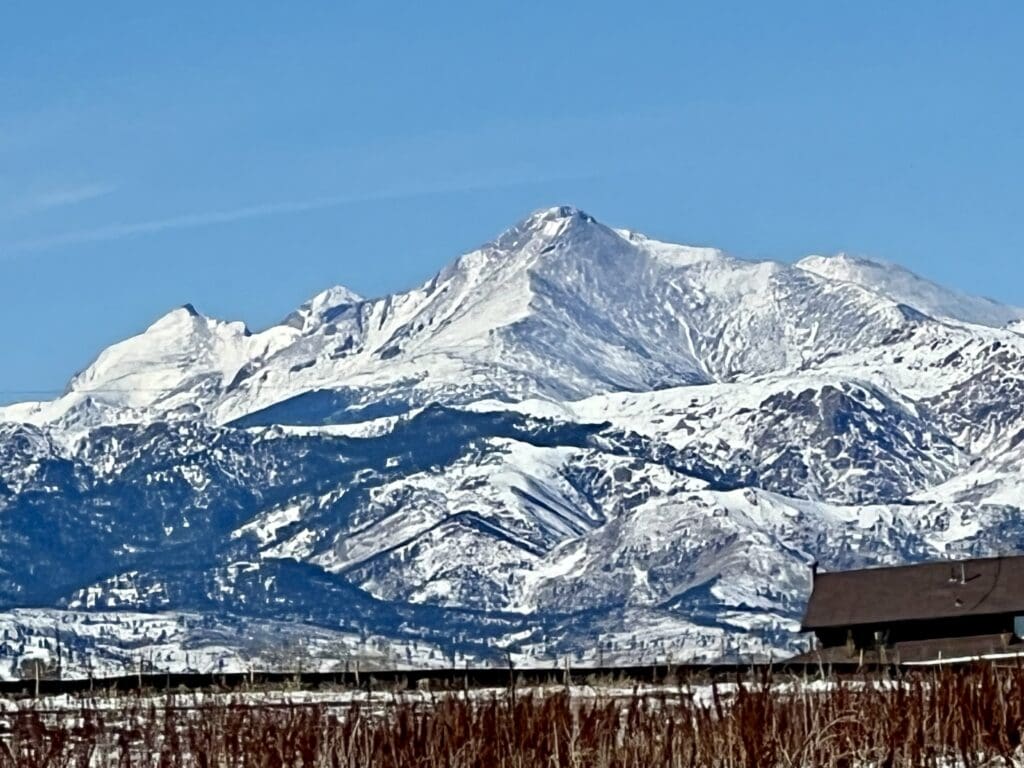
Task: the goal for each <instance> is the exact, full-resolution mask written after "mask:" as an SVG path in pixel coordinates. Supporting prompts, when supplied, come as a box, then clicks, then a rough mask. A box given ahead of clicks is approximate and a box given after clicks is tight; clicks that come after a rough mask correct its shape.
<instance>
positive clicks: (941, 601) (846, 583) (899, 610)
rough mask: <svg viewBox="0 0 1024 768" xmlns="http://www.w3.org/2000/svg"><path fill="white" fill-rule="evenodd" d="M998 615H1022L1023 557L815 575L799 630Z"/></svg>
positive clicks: (923, 564) (1023, 608) (943, 562)
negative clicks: (801, 628)
mask: <svg viewBox="0 0 1024 768" xmlns="http://www.w3.org/2000/svg"><path fill="white" fill-rule="evenodd" d="M999 613H1021V614H1024V557H991V558H984V559H980V560H944V561H937V562H931V563H921V564H920V565H904V566H894V567H886V568H866V569H863V570H859V571H837V572H835V573H818V574H817V575H816V577H815V579H814V587H813V589H812V591H811V598H810V600H809V601H808V603H807V612H806V613H805V614H804V620H803V628H804V629H805V630H814V629H826V628H829V627H850V626H857V625H863V624H890V623H893V622H897V621H914V620H927V619H946V618H955V617H960V616H983V615H988V614H999Z"/></svg>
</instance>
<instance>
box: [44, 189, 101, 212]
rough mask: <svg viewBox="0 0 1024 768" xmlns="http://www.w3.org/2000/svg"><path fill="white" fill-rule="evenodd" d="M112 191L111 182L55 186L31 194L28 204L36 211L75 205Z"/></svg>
mask: <svg viewBox="0 0 1024 768" xmlns="http://www.w3.org/2000/svg"><path fill="white" fill-rule="evenodd" d="M113 191H114V187H113V185H111V184H80V185H76V186H66V187H55V188H53V189H47V190H44V191H42V192H39V193H37V194H36V195H34V196H32V197H31V198H30V199H29V201H28V205H29V206H30V207H31V208H32V209H33V210H36V211H43V210H47V209H49V208H59V207H60V206H64V205H75V204H77V203H84V202H86V201H87V200H95V199H96V198H97V197H104V196H105V195H109V194H110V193H111V192H113Z"/></svg>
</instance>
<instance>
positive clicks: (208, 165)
mask: <svg viewBox="0 0 1024 768" xmlns="http://www.w3.org/2000/svg"><path fill="white" fill-rule="evenodd" d="M1022 28H1024V5H1021V4H1020V3H1016V2H1005V3H995V2H977V3H953V2H903V3H891V2H887V3H874V2H859V3H841V4H840V3H817V2H814V3H810V2H808V3H753V2H750V3H706V4H689V3H676V2H671V3H670V2H665V3H657V2H651V3H633V4H626V3H615V4H612V3H603V2H587V3H583V2H579V3H577V2H571V1H568V0H566V1H564V2H560V3H550V2H544V3H541V2H515V3H513V2H508V3H505V2H487V3H479V2H472V3H471V2H457V1H455V0H450V1H449V2H444V3H412V2H407V3H389V2H374V3H355V2H348V3H334V2H332V3H327V2H324V3H317V2H308V3H307V2H303V3H250V2H246V3H241V2H237V3H231V2H223V3H206V2H204V3H199V2H185V1H184V0H183V1H182V2H176V3H137V2H123V3H118V2H106V3H100V4H95V3H93V4H84V3H65V4H63V8H62V12H61V13H58V12H57V10H56V8H55V6H54V5H52V4H46V3H35V2H21V1H20V0H13V1H12V2H9V3H4V4H3V5H2V7H0V299H2V301H0V401H10V400H19V399H26V398H28V397H30V396H31V393H30V392H28V390H52V389H60V388H62V387H63V386H64V384H65V383H66V381H67V379H68V378H69V376H70V375H71V374H72V373H74V372H75V371H76V370H77V369H79V368H81V367H82V366H84V365H86V364H87V363H88V362H89V361H90V360H91V359H92V358H93V357H94V356H95V354H96V353H97V352H98V351H99V350H100V349H102V348H103V347H104V346H106V345H107V344H109V343H111V342H113V341H116V340H118V339H120V338H123V337H125V336H128V335H130V334H132V333H135V332H138V331H139V330H141V329H142V328H144V327H145V326H146V325H147V324H148V323H149V322H151V321H152V320H153V319H155V318H156V317H158V316H159V315H161V314H163V313H164V312H165V311H167V310H169V309H171V308H173V307H175V306H178V305H180V304H183V303H185V302H191V303H193V304H195V305H196V306H197V307H198V308H199V309H200V310H201V311H203V312H205V313H206V314H212V315H216V316H219V317H224V318H231V319H243V320H245V321H247V322H248V323H250V325H252V326H253V327H260V326H264V325H267V324H270V323H272V322H275V321H277V320H278V319H280V318H282V317H283V316H284V315H286V314H287V313H288V312H289V311H290V310H291V309H293V308H294V307H295V306H297V305H298V304H299V303H301V302H302V301H303V300H305V299H306V298H308V297H309V296H310V295H312V294H314V293H316V292H317V291H319V290H321V289H323V288H325V287H327V286H329V285H333V284H337V283H341V284H344V285H347V286H349V287H351V288H352V289H354V290H356V291H358V292H360V293H363V294H365V295H377V294H382V293H387V292H390V291H394V290H400V289H404V288H407V287H410V286H412V285H414V284H416V283H418V282H420V281H422V280H424V279H426V278H428V277H429V276H430V275H431V274H433V273H434V272H435V271H436V270H437V269H439V268H440V267H441V266H443V264H445V263H446V262H447V261H449V260H450V259H451V258H453V257H454V256H456V255H457V254H459V253H461V252H463V251H465V250H467V249H470V248H472V247H474V246H475V245H477V244H479V243H480V242H483V241H484V240H486V239H489V238H490V237H491V236H493V235H495V234H496V233H497V232H499V231H500V230H501V229H503V228H504V227H506V226H508V225H510V224H512V223H513V222H514V221H515V220H517V219H519V218H521V217H522V216H524V215H525V214H526V213H528V212H529V211H530V210H532V209H535V208H538V207H543V206H548V205H553V204H560V203H571V204H574V205H577V206H579V207H582V208H584V209H586V210H587V211H589V212H590V213H592V214H594V215H595V216H596V217H597V218H599V219H601V220H602V221H605V222H607V223H610V224H613V225H617V226H629V227H630V228H633V229H638V230H641V231H644V232H647V233H649V234H651V235H654V236H658V237H661V238H663V239H670V240H675V241H678V242H686V243H693V244H708V245H715V246H718V247H722V248H725V249H726V250H729V251H731V252H733V253H735V254H737V255H740V256H748V257H772V258H778V259H793V258H797V257H799V256H802V255H805V254H807V253H831V252H835V251H839V250H847V251H850V252H853V253H857V254H864V255H872V256H876V257H880V258H883V259H887V260H890V261H895V262H899V263H901V264H904V265H906V266H908V267H910V268H911V269H914V270H915V271H918V272H920V273H921V274H924V275H925V276H928V277H931V278H933V279H936V280H938V281H940V282H942V283H944V284H947V285H951V286H954V287H957V288H960V289H961V290H965V291H969V292H974V293H981V294H985V295H989V296H992V297H994V298H997V299H1001V300H1004V301H1008V302H1013V303H1020V304H1024V281H1022V277H1024V267H1022V266H1021V260H1020V257H1021V254H1022V253H1024V234H1022V227H1021V224H1020V221H1021V213H1020V212H1021V210H1022V207H1024V189H1022V184H1024V182H1022V179H1024V173H1022V171H1024V141H1022V140H1021V138H1020V137H1021V126H1022V123H1024V97H1022V95H1021V93H1022V89H1021V82H1022V80H1024V64H1022V58H1021V56H1020V53H1019V40H1020V31H1021V29H1022Z"/></svg>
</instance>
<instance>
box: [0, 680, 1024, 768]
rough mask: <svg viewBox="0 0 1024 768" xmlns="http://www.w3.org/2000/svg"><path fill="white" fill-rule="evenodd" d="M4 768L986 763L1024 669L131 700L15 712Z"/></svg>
mask: <svg viewBox="0 0 1024 768" xmlns="http://www.w3.org/2000/svg"><path fill="white" fill-rule="evenodd" d="M3 719H6V721H7V722H6V732H3V733H0V766H30V767H31V768H51V767H53V768H63V767H64V766H68V767H69V768H70V767H71V766H83V768H84V766H98V765H120V766H133V767H135V766H138V767H139V768H145V767H147V766H161V767H170V766H181V767H184V766H201V767H202V768H207V767H212V766H230V767H232V768H234V767H239V768H240V767H242V766H332V768H333V767H338V768H340V767H341V766H346V767H348V768H365V767H367V766H382V767H385V768H398V767H399V766H402V767H403V768H405V767H407V766H447V767H448V768H470V767H474V768H475V767H479V768H534V767H535V766H537V767H540V766H550V767H552V768H553V767H554V766H559V767H563V766H566V767H567V766H573V767H576V766H596V767H597V768H620V767H621V768H657V767H659V766H680V767H681V766H722V767H723V768H725V767H729V768H733V767H738V766H744V767H746V766H750V767H753V766H758V767H772V766H786V767H789V766H844V767H845V766H850V767H852V766H915V767H916V766H953V765H962V766H981V765H994V764H999V765H1006V764H1018V763H1016V762H1014V761H1015V760H1020V759H1021V758H1022V756H1024V751H1022V750H1021V734H1022V728H1024V669H1021V668H1013V669H997V668H995V667H991V666H982V667H977V668H974V669H970V670H951V669H942V670H938V671H932V672H925V673H919V674H911V675H906V676H901V677H899V678H897V679H891V680H877V679H873V680H869V679H860V680H853V681H851V680H835V681H832V682H831V683H830V684H829V685H828V686H820V685H809V684H807V683H806V682H804V681H797V680H791V681H785V680H780V679H779V678H774V679H773V678H772V677H771V676H769V675H767V674H765V675H763V676H761V677H760V678H758V679H756V680H749V679H748V680H745V681H741V683H740V684H729V685H721V684H717V685H711V686H710V687H704V688H700V689H698V688H697V687H695V686H690V685H687V684H682V685H679V686H678V687H677V688H675V689H664V688H662V689H660V690H659V691H658V692H657V693H654V694H642V693H639V692H635V693H633V694H632V695H627V696H611V695H600V694H599V695H597V696H596V697H581V698H572V697H570V696H569V695H568V694H567V692H566V691H564V690H558V691H555V692H548V693H545V692H542V691H529V690H526V691H523V690H520V691H518V693H516V694H515V695H513V692H512V691H509V692H506V693H504V694H497V693H486V694H479V695H476V696H473V695H470V694H469V693H468V692H463V693H461V694H450V695H442V696H438V697H436V698H433V699H430V700H426V701H425V700H424V699H423V698H422V697H420V698H418V699H413V698H406V697H403V696H401V695H399V694H394V695H391V696H388V697H378V698H376V699H374V700H372V701H371V700H369V699H362V698H357V699H355V700H348V701H347V703H345V704H344V705H343V706H326V705H323V704H317V705H306V704H284V705H281V704H277V705H270V704H266V705H263V704H260V703H258V702H257V703H256V704H253V703H252V701H251V698H250V699H246V700H244V701H243V700H242V699H239V698H235V699H231V700H224V699H202V698H199V699H196V700H195V701H194V703H192V704H190V705H187V706H182V705H181V703H180V701H177V703H175V700H172V699H154V698H149V699H147V698H144V697H136V698H126V699H122V700H118V701H116V702H106V703H104V705H103V706H97V705H96V703H95V702H92V703H90V702H83V703H82V704H81V706H79V707H78V708H75V709H71V710H66V711H61V712H57V711H48V710H45V709H44V708H43V705H42V704H35V705H31V706H28V707H27V708H25V707H23V708H22V709H21V710H19V711H18V712H16V713H10V714H8V715H6V716H4V717H3V718H0V720H3Z"/></svg>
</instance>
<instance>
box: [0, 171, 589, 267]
mask: <svg viewBox="0 0 1024 768" xmlns="http://www.w3.org/2000/svg"><path fill="white" fill-rule="evenodd" d="M588 178H590V177H588ZM555 180H558V181H569V180H572V181H576V180H587V179H577V178H575V177H573V178H571V179H570V178H560V179H551V178H546V179H530V180H520V181H507V182H502V183H487V184H466V185H461V186H460V185H451V186H447V187H444V188H440V189H439V188H437V187H430V188H426V187H424V188H407V189H403V190H393V191H390V192H380V193H375V194H359V195H334V196H328V197H316V198H311V199H308V200H284V201H277V202H268V203H260V204H257V205H248V206H241V207H238V208H228V209H224V210H218V211H202V212H194V213H185V214H181V215H178V216H168V217H166V218H159V219H149V220H146V221H138V222H132V223H118V224H109V225H106V226H102V227H94V228H90V229H79V230H73V231H70V232H61V233H58V234H55V235H47V236H44V237H38V238H32V239H27V240H19V241H16V242H13V243H7V244H3V245H0V253H8V254H11V253H23V252H28V251H41V250H47V249H50V248H58V247H60V246H66V245H78V244H82V243H91V242H100V241H109V240H121V239H124V238H130V237H139V236H142V235H148V234H154V233H159V232H165V231H169V230H181V229H195V228H198V227H207V226H212V225H216V224H227V223H231V222H237V221H245V220H247V219H259V218H264V217H268V216H281V215H285V214H290V213H302V212H304V211H316V210H321V209H325V208H338V207H341V206H345V205H355V204H358V203H368V202H374V201H384V200H398V199H407V198H414V197H419V196H422V195H427V194H444V193H454V192H472V191H477V190H491V189H498V188H502V187H514V186H522V185H524V184H530V183H542V182H550V181H555Z"/></svg>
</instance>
